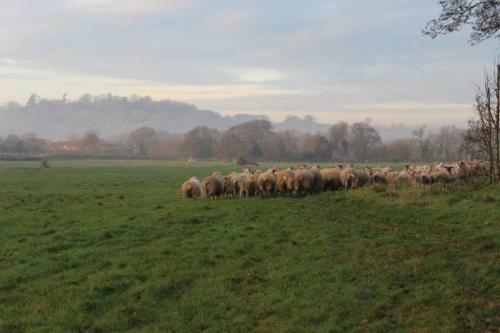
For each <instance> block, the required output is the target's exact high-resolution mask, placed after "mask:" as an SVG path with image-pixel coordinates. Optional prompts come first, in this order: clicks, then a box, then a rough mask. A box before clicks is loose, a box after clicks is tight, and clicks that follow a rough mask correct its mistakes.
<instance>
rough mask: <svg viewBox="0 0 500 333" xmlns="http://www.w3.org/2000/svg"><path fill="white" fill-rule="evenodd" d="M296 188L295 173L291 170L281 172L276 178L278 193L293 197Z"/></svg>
mask: <svg viewBox="0 0 500 333" xmlns="http://www.w3.org/2000/svg"><path fill="white" fill-rule="evenodd" d="M294 187H295V173H294V172H293V171H292V170H291V169H290V168H288V169H285V170H280V171H279V172H278V175H277V177H276V191H277V192H279V193H280V194H281V195H287V196H291V195H292V193H293V190H294Z"/></svg>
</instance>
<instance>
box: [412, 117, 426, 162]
mask: <svg viewBox="0 0 500 333" xmlns="http://www.w3.org/2000/svg"><path fill="white" fill-rule="evenodd" d="M412 135H413V137H414V138H415V140H416V141H417V143H418V148H419V156H418V158H419V159H420V161H426V160H428V159H429V150H430V139H429V134H428V133H427V126H426V125H423V126H420V127H419V128H417V129H415V130H413V132H412Z"/></svg>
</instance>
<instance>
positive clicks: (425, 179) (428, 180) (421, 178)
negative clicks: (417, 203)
mask: <svg viewBox="0 0 500 333" xmlns="http://www.w3.org/2000/svg"><path fill="white" fill-rule="evenodd" d="M415 181H416V182H417V184H420V185H424V186H425V185H431V184H432V176H431V175H429V174H428V173H423V172H422V173H417V174H416V175H415Z"/></svg>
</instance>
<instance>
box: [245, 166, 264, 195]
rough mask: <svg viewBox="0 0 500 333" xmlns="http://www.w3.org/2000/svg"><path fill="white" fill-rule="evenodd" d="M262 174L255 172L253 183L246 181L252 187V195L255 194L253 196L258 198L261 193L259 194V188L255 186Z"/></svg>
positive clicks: (259, 171) (258, 171)
mask: <svg viewBox="0 0 500 333" xmlns="http://www.w3.org/2000/svg"><path fill="white" fill-rule="evenodd" d="M261 174H262V171H261V170H255V172H254V173H253V176H252V177H253V181H252V180H250V179H248V181H249V182H250V183H251V184H252V185H253V191H252V192H253V193H252V195H253V194H255V196H259V195H261V192H260V189H259V186H258V185H257V184H258V182H259V177H260V175H261Z"/></svg>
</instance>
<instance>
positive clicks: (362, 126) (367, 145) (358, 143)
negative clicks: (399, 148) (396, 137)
mask: <svg viewBox="0 0 500 333" xmlns="http://www.w3.org/2000/svg"><path fill="white" fill-rule="evenodd" d="M350 134H351V146H352V151H353V154H354V157H356V159H357V160H358V161H361V162H365V161H367V160H368V159H370V158H371V157H372V155H373V152H374V150H375V149H376V148H377V146H379V145H381V144H382V140H381V139H380V135H379V133H378V131H377V130H376V129H375V128H374V127H372V126H371V125H370V124H369V123H367V122H361V123H354V124H353V125H352V126H351V131H350Z"/></svg>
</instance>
